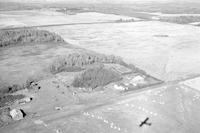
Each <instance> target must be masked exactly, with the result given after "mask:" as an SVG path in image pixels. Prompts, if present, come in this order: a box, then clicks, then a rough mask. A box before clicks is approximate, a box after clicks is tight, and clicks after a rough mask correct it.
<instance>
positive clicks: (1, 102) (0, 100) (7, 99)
mask: <svg viewBox="0 0 200 133" xmlns="http://www.w3.org/2000/svg"><path fill="white" fill-rule="evenodd" d="M24 97H25V96H24V95H3V94H1V95H0V108H1V107H4V106H7V105H9V104H12V103H13V102H14V101H15V100H19V99H22V98H24Z"/></svg>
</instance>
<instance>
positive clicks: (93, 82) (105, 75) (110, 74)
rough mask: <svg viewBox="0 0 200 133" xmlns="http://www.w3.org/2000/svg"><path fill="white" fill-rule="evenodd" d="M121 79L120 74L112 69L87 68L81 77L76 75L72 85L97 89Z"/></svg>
mask: <svg viewBox="0 0 200 133" xmlns="http://www.w3.org/2000/svg"><path fill="white" fill-rule="evenodd" d="M120 79H121V77H120V75H118V74H117V73H116V72H114V71H112V70H109V69H105V68H102V67H95V68H91V69H88V70H86V71H85V72H84V73H83V74H82V75H80V77H76V78H75V79H74V81H73V83H72V85H73V86H74V87H81V88H92V89H95V88H96V87H99V86H105V85H107V84H109V83H111V82H115V81H119V80H120Z"/></svg>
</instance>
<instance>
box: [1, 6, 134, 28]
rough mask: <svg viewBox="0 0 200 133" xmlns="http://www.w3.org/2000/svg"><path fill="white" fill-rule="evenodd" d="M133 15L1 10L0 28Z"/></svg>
mask: <svg viewBox="0 0 200 133" xmlns="http://www.w3.org/2000/svg"><path fill="white" fill-rule="evenodd" d="M131 18H132V17H126V16H119V15H113V14H102V13H97V12H85V13H78V14H76V15H66V14H64V13H60V12H55V11H52V10H47V9H41V10H23V11H1V12H0V28H8V27H23V26H39V25H54V24H71V23H72V24H74V23H95V22H110V21H115V20H119V19H131Z"/></svg>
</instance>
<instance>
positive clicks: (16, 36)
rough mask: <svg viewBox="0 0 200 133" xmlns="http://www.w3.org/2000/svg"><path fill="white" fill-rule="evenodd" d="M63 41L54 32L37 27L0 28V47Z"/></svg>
mask: <svg viewBox="0 0 200 133" xmlns="http://www.w3.org/2000/svg"><path fill="white" fill-rule="evenodd" d="M41 42H64V40H63V39H62V38H61V37H60V36H59V35H56V34H55V33H51V32H48V31H45V30H37V29H14V30H0V47H6V46H11V45H17V44H25V43H41Z"/></svg>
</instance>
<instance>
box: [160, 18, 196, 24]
mask: <svg viewBox="0 0 200 133" xmlns="http://www.w3.org/2000/svg"><path fill="white" fill-rule="evenodd" d="M160 21H164V22H171V23H177V24H189V23H193V22H199V21H200V16H177V17H161V18H160Z"/></svg>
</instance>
